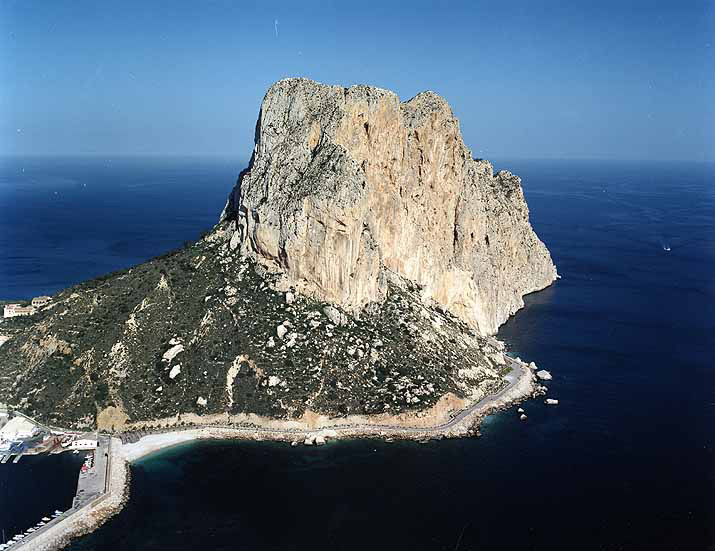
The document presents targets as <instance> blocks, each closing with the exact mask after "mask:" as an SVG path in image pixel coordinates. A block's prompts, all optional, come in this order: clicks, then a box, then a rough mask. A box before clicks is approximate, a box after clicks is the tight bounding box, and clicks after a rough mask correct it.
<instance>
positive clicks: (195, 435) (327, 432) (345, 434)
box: [121, 358, 537, 464]
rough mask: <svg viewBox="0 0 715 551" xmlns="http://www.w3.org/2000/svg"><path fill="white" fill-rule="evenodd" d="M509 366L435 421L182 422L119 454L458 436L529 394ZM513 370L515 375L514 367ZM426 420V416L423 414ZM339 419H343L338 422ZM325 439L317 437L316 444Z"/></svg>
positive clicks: (527, 376)
mask: <svg viewBox="0 0 715 551" xmlns="http://www.w3.org/2000/svg"><path fill="white" fill-rule="evenodd" d="M508 359H509V360H510V361H511V363H512V371H511V373H509V374H508V375H507V376H506V378H507V380H508V385H507V386H506V387H505V388H503V389H501V390H500V391H498V392H497V393H496V394H491V395H489V396H485V397H484V398H482V399H481V400H479V401H477V402H475V403H473V404H472V405H470V406H468V407H467V408H465V409H462V410H461V411H458V412H457V413H456V414H455V415H454V416H452V417H451V418H450V419H449V420H448V421H446V422H443V423H441V424H435V425H421V426H416V425H407V424H405V425H399V424H397V425H387V424H379V423H370V422H366V423H361V424H344V420H341V419H330V418H329V419H327V422H324V423H322V424H317V425H314V426H308V425H307V424H306V423H300V422H297V421H290V422H289V423H288V424H289V425H290V428H288V427H283V426H281V425H280V424H277V423H274V422H269V423H267V424H265V425H260V424H256V425H251V426H231V425H228V424H214V425H208V424H207V425H205V426H192V427H187V428H181V427H178V426H177V427H171V428H169V429H167V430H166V431H165V432H159V433H155V434H148V435H145V436H142V437H141V438H139V439H138V440H137V441H136V442H130V443H124V444H122V446H121V450H122V454H123V458H124V460H125V461H127V463H129V464H131V463H134V462H136V461H139V460H141V459H145V458H146V457H148V456H150V455H152V454H155V453H158V452H160V451H163V450H165V449H168V448H171V447H174V446H178V445H180V444H185V443H189V442H195V441H199V440H252V441H276V442H290V443H295V442H297V443H298V444H301V445H302V444H304V443H306V439H312V442H311V444H309V445H315V444H316V442H315V439H316V437H322V438H324V439H333V440H346V439H351V438H380V439H387V438H390V439H401V440H434V439H442V438H460V437H464V436H472V435H474V434H476V431H475V427H476V426H478V425H479V424H480V422H481V420H482V419H483V418H484V417H485V416H487V415H489V414H490V413H493V412H495V411H498V410H501V409H505V408H507V407H510V406H512V405H514V404H516V403H517V402H519V401H522V400H525V399H527V398H529V397H531V396H533V395H534V393H535V391H536V389H537V384H536V379H535V377H534V374H533V372H532V370H531V369H530V368H529V366H528V365H527V364H525V363H524V362H522V361H517V360H515V359H513V358H508ZM517 370H518V371H519V372H517V374H516V376H515V375H514V373H515V371H517ZM424 420H425V421H428V420H429V418H425V419H424ZM341 423H342V424H341ZM322 443H324V442H321V441H319V442H318V444H322Z"/></svg>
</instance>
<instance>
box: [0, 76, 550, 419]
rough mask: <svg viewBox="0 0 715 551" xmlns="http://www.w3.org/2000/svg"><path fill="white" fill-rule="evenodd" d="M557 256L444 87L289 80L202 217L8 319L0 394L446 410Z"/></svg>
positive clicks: (497, 383)
mask: <svg viewBox="0 0 715 551" xmlns="http://www.w3.org/2000/svg"><path fill="white" fill-rule="evenodd" d="M555 276H556V270H555V268H554V266H553V264H552V262H551V258H550V256H549V253H548V251H547V250H546V248H545V247H544V245H543V244H542V243H541V242H540V241H539V240H538V238H537V237H536V235H535V234H534V232H533V231H532V229H531V226H530V225H529V220H528V210H527V206H526V203H525V201H524V196H523V193H522V190H521V186H520V181H519V179H518V178H517V177H516V176H513V175H512V174H510V173H508V172H499V173H498V174H496V175H494V174H493V170H492V166H491V165H490V164H489V163H488V162H487V161H477V160H474V159H472V157H471V154H470V152H469V150H468V149H467V148H466V147H465V145H464V143H463V141H462V137H461V134H460V130H459V124H458V122H457V120H456V119H455V117H454V116H453V114H452V112H451V110H450V108H449V106H448V105H447V103H446V102H445V101H444V100H443V99H442V98H440V97H439V96H437V95H436V94H434V93H432V92H425V93H422V94H419V95H418V96H416V97H415V98H413V99H411V100H409V101H407V102H404V103H401V102H400V101H399V99H398V98H397V96H396V95H395V94H393V93H392V92H388V91H385V90H381V89H378V88H371V87H367V86H353V87H351V88H342V87H338V86H325V85H322V84H318V83H315V82H312V81H309V80H306V79H289V80H284V81H280V82H278V83H276V84H275V85H274V86H272V87H271V89H270V90H269V91H268V93H267V94H266V97H265V99H264V101H263V104H262V106H261V112H260V117H259V121H258V125H257V131H256V145H255V150H254V153H253V157H252V160H251V163H250V165H249V167H248V168H247V169H246V170H244V171H243V172H242V173H241V175H240V177H239V182H238V185H237V186H236V188H235V189H234V191H233V192H232V193H231V194H230V198H229V201H228V204H227V206H226V208H225V209H224V212H223V214H222V215H221V218H220V221H219V223H218V224H217V225H216V226H215V227H214V228H213V229H212V230H211V231H210V232H209V233H208V234H207V235H205V236H204V237H202V238H201V239H200V240H198V241H197V242H195V243H192V244H188V245H186V246H185V247H183V248H181V249H178V250H176V251H172V252H170V253H167V254H165V255H162V256H160V257H158V258H155V259H152V260H150V261H148V262H145V263H143V264H140V265H138V266H135V267H133V268H131V269H129V270H124V271H121V272H117V273H114V274H109V275H107V276H104V277H100V278H97V279H95V280H92V281H88V282H85V283H82V284H80V285H76V286H74V287H72V288H69V289H67V290H65V291H62V292H60V293H58V294H57V295H56V296H55V297H53V300H52V303H51V307H47V308H44V309H42V310H41V311H39V312H38V313H36V314H34V315H33V316H30V317H28V318H14V319H10V320H7V321H6V322H5V323H4V324H3V333H6V334H8V336H10V339H9V340H8V341H7V342H6V343H5V344H4V345H3V346H2V347H1V348H0V402H6V403H9V404H11V405H13V406H15V407H17V408H18V409H20V410H22V411H24V412H25V413H27V414H29V415H32V416H35V417H37V418H38V419H39V420H42V421H45V422H47V423H50V424H53V425H58V426H67V427H76V428H88V427H99V428H100V429H104V430H117V431H119V430H126V429H128V428H132V427H146V426H149V425H152V424H153V426H156V425H158V424H172V423H176V422H177V419H178V417H177V416H178V415H183V417H182V419H188V420H189V422H194V420H195V419H198V418H199V417H201V418H204V419H205V418H206V417H207V416H211V415H213V416H215V417H220V416H223V417H221V418H222V419H225V420H226V421H229V420H230V419H231V417H229V416H236V415H238V414H257V415H259V416H264V417H270V418H274V419H275V418H279V419H313V418H315V416H316V415H327V416H332V417H338V416H339V417H343V416H347V415H352V414H360V415H377V414H379V415H381V416H385V415H398V414H402V413H405V412H408V413H418V412H419V413H420V415H423V413H422V412H434V411H436V410H435V408H437V409H439V408H443V409H444V408H449V409H448V410H447V409H446V410H445V411H453V410H454V409H455V408H459V407H463V406H464V405H465V404H466V403H468V401H471V400H479V399H481V398H482V397H484V396H485V395H487V394H491V393H493V392H495V391H497V390H499V389H500V388H503V387H504V385H505V384H506V383H505V380H504V375H505V373H506V372H507V371H508V367H506V366H507V365H508V362H506V361H505V358H504V349H503V345H502V343H500V342H499V341H497V340H496V339H493V338H491V337H487V336H486V335H488V334H490V333H493V332H495V331H496V330H497V328H498V327H499V325H500V324H501V323H503V322H504V321H505V320H506V319H507V318H508V316H509V315H510V314H512V313H513V312H515V311H516V310H517V309H518V308H519V307H520V306H521V305H522V304H523V302H522V297H523V295H524V294H526V293H529V292H531V291H535V290H538V289H541V288H543V287H544V286H546V285H548V284H549V283H550V282H552V281H553V280H554V278H555ZM287 293H290V295H288V294H287ZM289 296H290V298H288V297H289ZM426 414H427V413H424V415H426ZM424 415H423V417H424Z"/></svg>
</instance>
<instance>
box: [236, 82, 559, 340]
mask: <svg viewBox="0 0 715 551" xmlns="http://www.w3.org/2000/svg"><path fill="white" fill-rule="evenodd" d="M224 220H233V221H234V223H235V227H236V233H235V234H234V235H233V236H232V239H231V245H232V246H233V247H235V248H240V251H241V252H242V253H243V254H244V255H249V256H251V257H252V258H254V259H256V260H257V261H258V262H260V263H262V264H263V265H265V266H266V267H268V268H269V269H270V270H271V271H273V272H278V273H282V274H284V275H285V281H284V284H285V285H286V286H294V287H296V288H298V289H299V290H300V291H301V292H302V293H304V294H308V295H310V296H313V297H316V298H318V299H320V300H324V301H327V302H331V303H333V304H336V305H339V306H340V307H342V308H345V309H347V310H350V311H353V312H359V310H360V309H361V308H362V307H364V306H365V305H366V304H368V303H371V302H381V301H383V300H384V298H385V295H386V291H387V283H386V281H387V279H386V275H387V274H388V273H395V274H398V275H399V276H401V277H404V278H406V279H407V280H410V281H412V282H414V283H416V284H418V285H419V286H420V287H421V289H422V295H423V297H424V298H425V300H430V299H431V300H434V301H435V302H437V303H438V304H441V305H442V306H444V307H445V308H447V309H448V310H449V311H450V312H452V313H453V314H455V315H456V316H458V317H459V318H461V319H463V320H465V321H466V322H467V323H469V324H470V325H471V326H472V327H474V328H475V329H477V330H478V332H479V333H481V334H490V333H494V332H495V331H496V330H497V328H498V327H499V325H500V324H502V323H503V322H504V321H505V320H506V319H507V318H508V317H509V316H510V315H511V314H513V313H514V312H515V311H516V310H517V309H519V308H520V307H521V306H523V300H522V297H523V296H524V295H525V294H527V293H530V292H533V291H536V290H539V289H542V288H544V287H546V286H547V285H549V284H550V283H551V282H552V281H554V279H555V277H556V269H555V267H554V265H553V263H552V261H551V257H550V255H549V252H548V250H547V249H546V247H545V246H544V244H543V243H542V242H541V241H539V239H538V237H537V236H536V234H535V233H534V231H533V230H532V228H531V226H530V224H529V212H528V208H527V205H526V202H525V200H524V194H523V192H522V189H521V185H520V180H519V178H518V177H517V176H514V175H513V174H511V173H509V172H506V171H501V172H499V173H497V174H496V175H495V174H494V173H493V169H492V165H491V164H490V163H489V162H488V161H483V160H475V159H473V158H472V156H471V153H470V151H469V149H468V148H467V147H466V146H465V145H464V142H463V140H462V136H461V132H460V128H459V122H458V121H457V119H456V118H455V117H454V115H453V113H452V111H451V109H450V108H449V105H448V104H447V102H446V101H445V100H444V99H442V98H441V97H439V96H438V95H437V94H435V93H433V92H423V93H421V94H419V95H417V96H415V97H414V98H412V99H411V100H409V101H406V102H403V103H401V102H400V100H399V98H398V97H397V95H395V94H394V93H392V92H389V91H387V90H382V89H379V88H373V87H368V86H353V87H350V88H343V87H340V86H326V85H323V84H319V83H316V82H313V81H311V80H307V79H287V80H283V81H280V82H278V83H276V84H275V85H273V86H272V87H271V89H270V90H269V91H268V93H267V94H266V97H265V99H264V100H263V104H262V106H261V112H260V117H259V121H258V125H257V127H256V145H255V149H254V153H253V158H252V160H251V165H250V167H249V169H248V170H246V171H244V173H242V174H241V176H240V178H239V182H238V184H237V186H236V188H235V190H234V192H233V193H232V195H231V197H230V200H229V204H228V205H227V208H226V211H225V212H224Z"/></svg>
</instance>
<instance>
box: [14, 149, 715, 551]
mask: <svg viewBox="0 0 715 551" xmlns="http://www.w3.org/2000/svg"><path fill="white" fill-rule="evenodd" d="M243 166H244V163H241V162H240V161H238V160H235V159H124V160H121V159H120V160H112V161H111V162H110V161H109V160H108V159H107V160H105V159H97V160H77V159H60V160H57V159H55V160H52V159H35V160H22V159H14V160H5V161H3V162H2V164H1V165H0V213H1V216H2V218H0V297H2V298H18V297H21V298H25V297H30V296H32V295H36V294H44V293H52V292H54V291H56V290H58V289H60V288H62V287H64V286H66V285H69V284H71V283H75V282H77V281H80V280H82V279H86V278H90V277H93V276H96V275H98V274H100V273H104V272H107V271H111V270H116V269H119V268H124V267H127V266H130V265H132V264H134V263H137V262H140V261H142V260H145V259H147V258H149V257H151V256H152V255H155V254H158V253H161V252H164V251H166V250H168V249H171V248H173V247H176V246H179V245H180V244H181V243H182V242H183V241H185V240H189V239H193V238H195V237H196V236H197V235H198V234H199V233H200V232H201V231H203V230H205V229H208V228H209V227H210V226H211V225H212V224H213V223H214V222H215V221H216V219H217V217H218V214H219V212H220V210H221V208H222V207H223V204H224V202H225V198H226V195H227V193H228V191H229V190H230V189H231V187H232V186H233V184H234V181H235V179H236V175H237V174H238V172H239V171H240V170H241V169H242V168H243ZM495 167H496V168H497V169H499V168H507V169H509V170H511V171H513V172H515V173H517V174H519V175H521V176H522V178H523V186H524V191H525V194H526V197H527V200H528V203H529V207H530V210H531V220H532V223H533V225H534V228H535V229H536V231H537V233H538V234H539V236H540V237H541V238H542V239H543V241H544V242H545V243H546V244H547V246H548V247H549V249H550V250H551V252H552V254H553V257H554V261H555V262H556V264H557V267H558V269H559V273H560V274H561V275H562V276H563V277H562V279H561V280H559V281H558V282H557V283H556V284H554V285H553V286H552V287H550V288H549V289H547V290H545V291H542V292H539V293H535V294H533V295H530V296H529V297H527V301H526V302H527V305H526V307H525V308H524V309H523V310H521V311H520V312H519V313H518V314H517V315H516V316H515V317H514V318H512V319H511V320H510V321H509V322H508V323H507V324H506V325H505V326H504V327H503V328H502V329H501V331H500V334H499V337H500V338H502V339H504V340H506V341H507V342H508V343H509V345H510V346H511V349H512V351H513V352H514V353H516V354H518V355H520V356H521V357H522V358H525V359H527V360H529V361H532V360H533V361H535V362H536V363H537V364H538V365H539V366H540V367H542V368H545V369H548V370H550V371H551V372H552V374H553V376H554V379H553V381H551V382H550V383H548V386H549V395H550V396H553V397H555V398H558V399H559V400H560V403H559V405H558V406H555V407H547V406H545V405H543V403H542V401H541V400H532V401H528V402H526V403H525V404H523V407H524V408H525V409H526V411H527V414H528V420H527V421H526V422H521V421H519V420H518V418H517V414H516V411H515V410H514V409H512V410H509V411H505V412H502V413H500V414H498V415H494V416H492V417H490V418H488V419H487V422H486V423H485V424H484V426H483V427H482V436H481V437H480V438H477V439H464V440H449V441H440V442H433V443H429V444H424V445H422V444H417V443H398V442H395V443H384V442H374V441H351V442H338V443H330V444H329V445H327V446H324V447H320V448H304V447H299V448H295V449H294V448H290V447H288V446H287V445H283V444H273V443H230V442H210V443H203V444H191V445H184V446H181V447H177V448H174V449H170V450H166V451H164V452H162V453H160V454H157V455H155V456H152V457H150V458H147V459H145V460H144V461H142V462H140V463H138V464H137V465H135V466H134V467H133V469H132V475H133V477H132V482H131V488H132V496H131V499H130V502H129V504H128V505H127V507H126V508H125V509H124V510H123V512H122V513H120V514H119V515H118V516H117V517H115V518H114V519H112V520H111V521H109V522H108V523H107V524H106V525H105V526H104V527H103V528H101V529H100V530H98V531H97V532H96V533H94V534H92V535H89V536H87V537H85V538H83V539H82V540H79V541H77V542H76V543H74V544H73V545H72V546H71V549H73V550H98V551H109V550H143V549H146V550H169V549H172V550H174V549H179V550H184V549H185V550H189V549H212V550H213V549H215V550H307V549H310V550H316V549H318V550H323V549H325V550H328V549H330V550H360V551H364V550H365V549H379V550H382V549H389V550H402V549H404V550H449V551H457V550H492V549H505V550H506V549H509V550H510V549H515V550H542V549H548V550H554V549H556V550H562V549H563V550H578V551H582V550H591V549H593V550H614V551H615V550H641V549H642V550H649V551H650V550H669V551H670V550H683V551H700V550H712V549H715V540H714V534H715V532H714V527H715V457H714V454H713V443H714V442H713V441H714V440H715V365H714V364H713V355H714V354H713V353H715V338H714V335H715V321H713V320H714V318H715V165H714V164H712V163H709V164H708V163H665V162H659V163H654V162H643V163H639V162H605V161H499V162H497V163H495ZM23 169H24V172H23ZM667 249H669V250H667ZM4 467H5V466H0V469H2V468H4ZM48 468H49V467H48ZM2 491H3V492H5V495H0V500H1V501H0V503H2V505H3V507H5V506H6V504H10V505H9V506H11V507H12V506H13V505H12V503H13V501H12V499H11V498H12V496H13V495H17V492H19V491H21V489H20V488H18V487H15V488H14V489H12V488H11V489H6V488H3V489H2ZM13 492H15V493H14V494H13ZM40 498H41V495H38V499H40Z"/></svg>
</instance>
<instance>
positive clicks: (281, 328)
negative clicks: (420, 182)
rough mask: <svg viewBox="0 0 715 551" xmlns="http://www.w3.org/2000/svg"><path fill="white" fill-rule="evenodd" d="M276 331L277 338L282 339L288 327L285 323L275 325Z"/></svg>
mask: <svg viewBox="0 0 715 551" xmlns="http://www.w3.org/2000/svg"><path fill="white" fill-rule="evenodd" d="M276 333H277V335H278V338H279V339H282V338H283V337H285V336H286V333H288V328H287V327H286V326H285V325H283V324H280V325H279V326H278V327H276Z"/></svg>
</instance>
